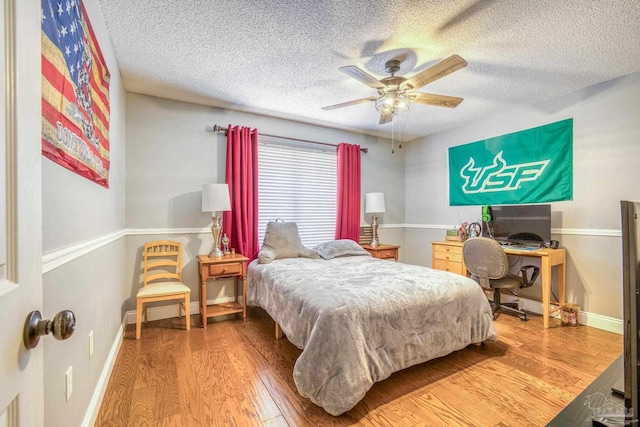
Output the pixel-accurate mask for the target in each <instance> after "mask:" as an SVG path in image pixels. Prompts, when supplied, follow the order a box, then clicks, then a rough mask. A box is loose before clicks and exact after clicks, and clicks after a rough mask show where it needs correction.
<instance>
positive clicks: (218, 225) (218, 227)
mask: <svg viewBox="0 0 640 427" xmlns="http://www.w3.org/2000/svg"><path fill="white" fill-rule="evenodd" d="M211 220H212V221H213V224H212V225H211V234H212V235H213V248H211V252H209V256H210V257H214V258H220V257H222V256H224V252H222V251H221V250H220V233H221V232H222V218H220V217H219V216H213V217H211Z"/></svg>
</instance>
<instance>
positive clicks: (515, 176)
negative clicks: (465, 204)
mask: <svg viewBox="0 0 640 427" xmlns="http://www.w3.org/2000/svg"><path fill="white" fill-rule="evenodd" d="M549 162H551V160H550V159H547V160H540V161H537V162H528V163H520V164H515V165H508V164H507V162H506V161H505V160H504V159H503V158H502V151H500V152H499V153H498V154H496V156H495V157H494V158H493V163H492V164H491V165H489V166H484V167H476V162H475V160H474V159H473V157H470V158H469V161H468V162H467V164H466V165H464V166H463V168H462V169H460V177H461V178H462V179H464V184H463V185H462V192H463V193H465V194H475V193H490V192H495V191H515V190H518V189H520V188H521V185H522V184H523V183H525V182H528V181H535V180H537V179H538V178H539V177H540V176H541V175H542V173H543V172H544V170H545V168H546V167H547V165H548V164H549Z"/></svg>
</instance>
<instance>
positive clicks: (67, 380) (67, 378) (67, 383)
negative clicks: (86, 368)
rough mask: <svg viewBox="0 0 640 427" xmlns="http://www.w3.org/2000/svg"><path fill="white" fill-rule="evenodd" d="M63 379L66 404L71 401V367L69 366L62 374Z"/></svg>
mask: <svg viewBox="0 0 640 427" xmlns="http://www.w3.org/2000/svg"><path fill="white" fill-rule="evenodd" d="M64 379H65V392H66V399H67V402H68V401H69V399H71V393H73V366H69V369H67V373H66V374H64Z"/></svg>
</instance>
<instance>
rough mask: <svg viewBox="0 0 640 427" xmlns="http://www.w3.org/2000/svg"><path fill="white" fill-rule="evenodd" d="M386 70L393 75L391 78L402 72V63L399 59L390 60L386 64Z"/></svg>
mask: <svg viewBox="0 0 640 427" xmlns="http://www.w3.org/2000/svg"><path fill="white" fill-rule="evenodd" d="M384 70H385V71H386V72H387V73H389V74H391V77H393V75H394V74H395V73H397V72H398V71H400V61H399V60H398V59H390V60H388V61H387V62H385V63H384Z"/></svg>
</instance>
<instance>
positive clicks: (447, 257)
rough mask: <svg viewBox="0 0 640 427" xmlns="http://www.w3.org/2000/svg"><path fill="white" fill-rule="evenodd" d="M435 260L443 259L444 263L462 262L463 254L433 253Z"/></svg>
mask: <svg viewBox="0 0 640 427" xmlns="http://www.w3.org/2000/svg"><path fill="white" fill-rule="evenodd" d="M433 256H434V258H435V259H441V260H443V261H453V262H462V254H461V253H455V252H440V251H436V252H434V253H433Z"/></svg>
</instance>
